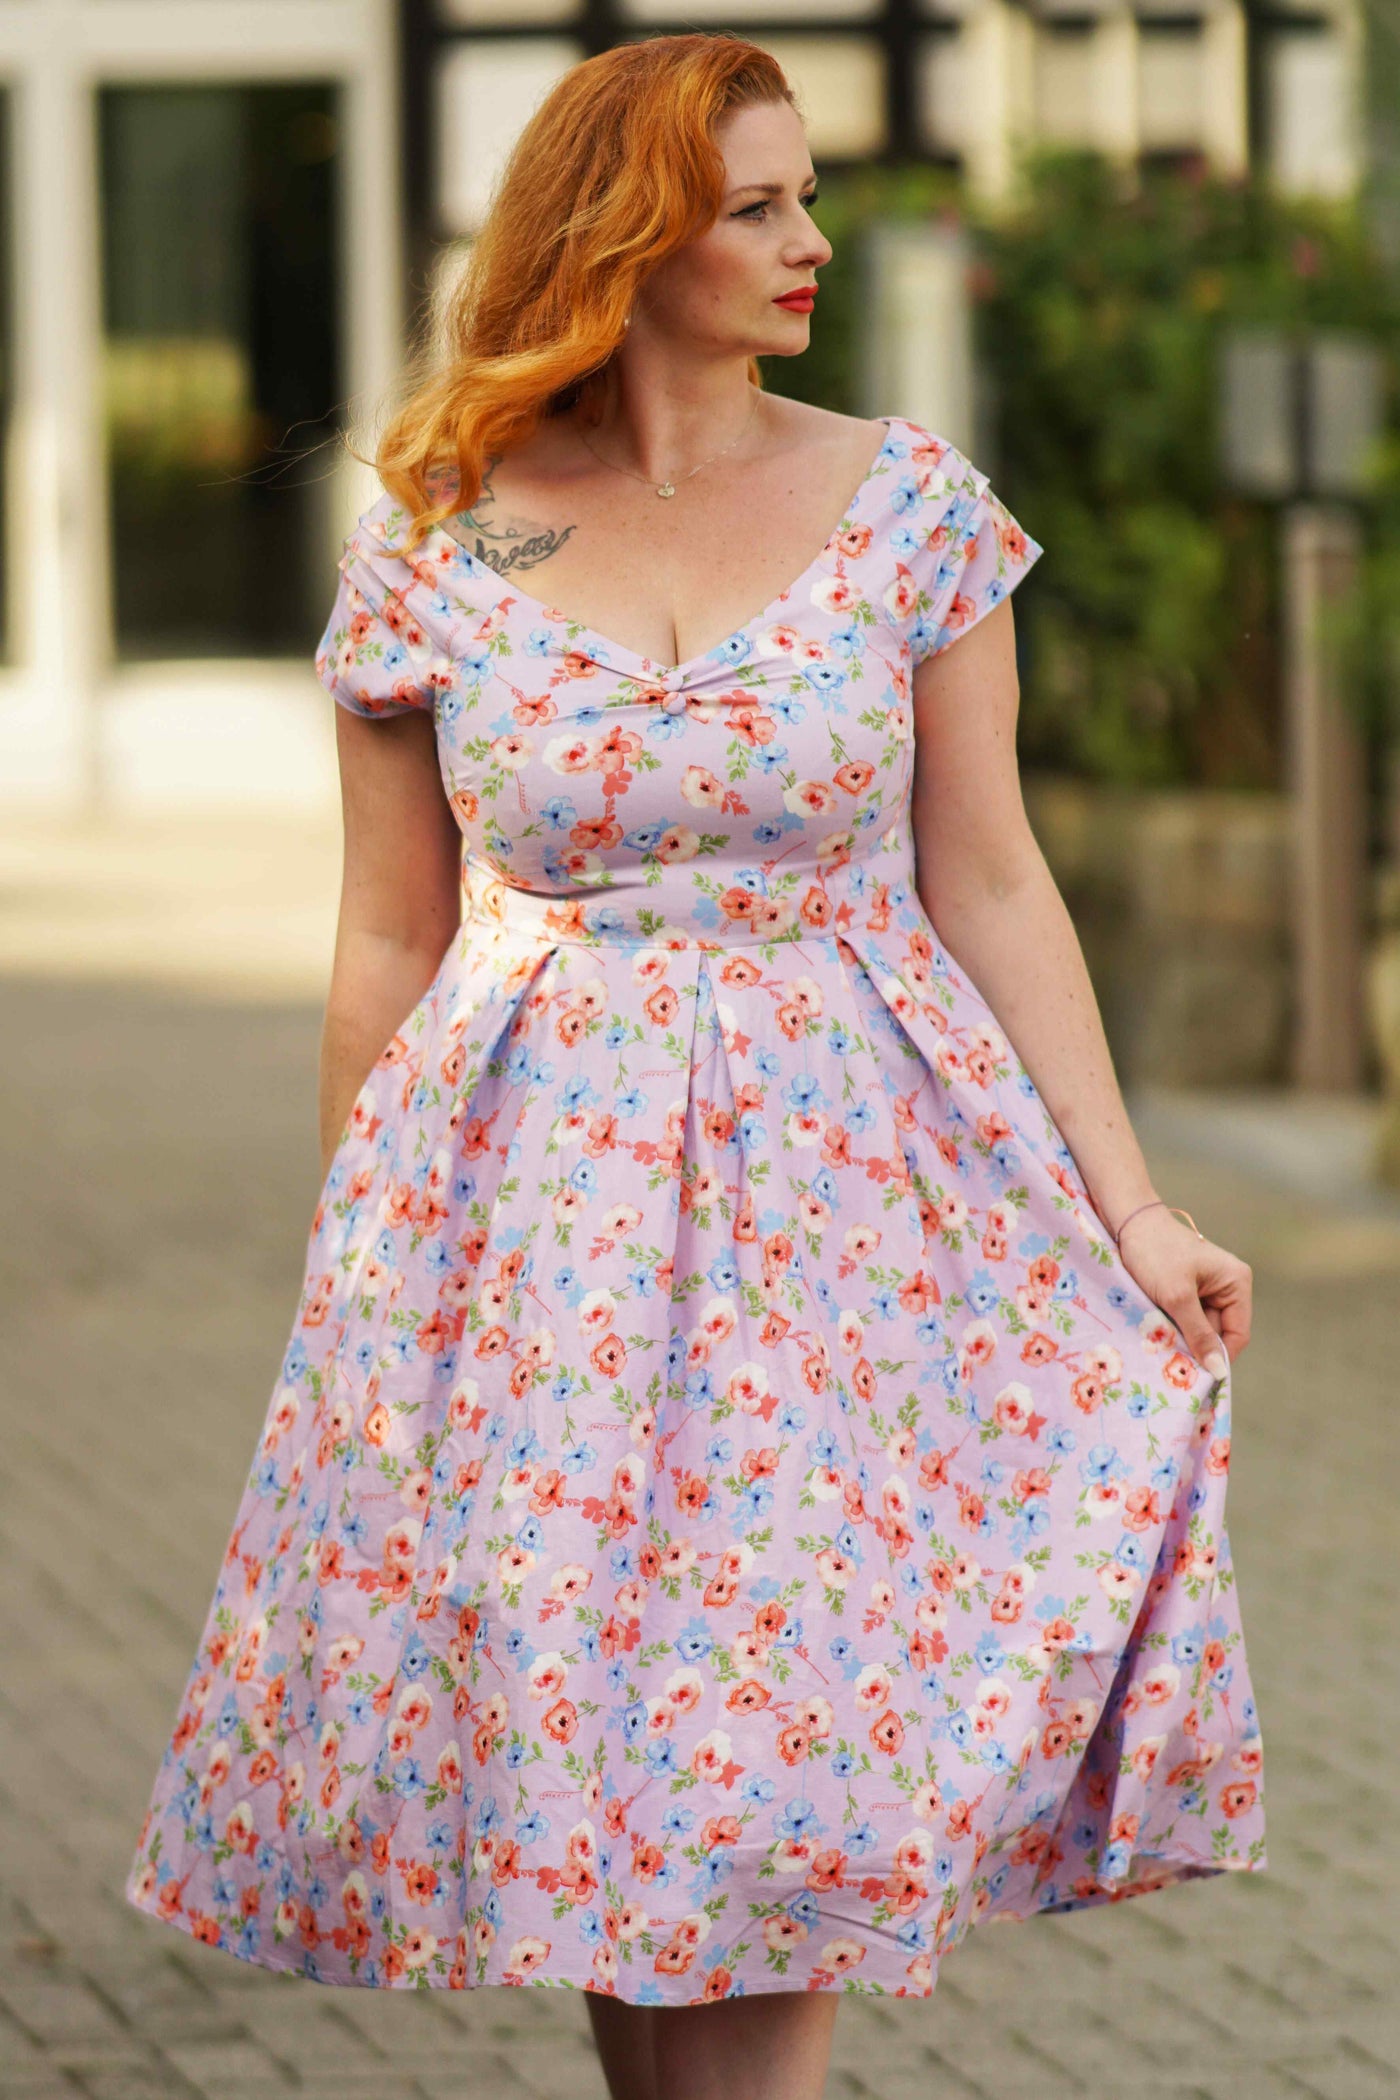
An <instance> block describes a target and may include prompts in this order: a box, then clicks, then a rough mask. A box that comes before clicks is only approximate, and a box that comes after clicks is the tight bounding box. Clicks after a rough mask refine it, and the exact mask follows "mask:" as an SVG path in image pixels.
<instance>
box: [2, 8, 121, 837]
mask: <svg viewBox="0 0 1400 2100" xmlns="http://www.w3.org/2000/svg"><path fill="white" fill-rule="evenodd" d="M37 30H38V34H37V35H36V36H35V39H34V42H33V44H32V46H31V49H30V51H29V53H28V54H27V59H26V63H25V66H24V69H23V71H22V72H21V73H20V74H19V76H18V85H17V88H16V89H15V90H13V92H14V93H15V97H16V109H15V118H16V121H15V125H14V131H13V139H14V180H15V299H14V312H15V374H16V383H15V427H14V437H13V453H12V456H11V458H10V459H9V460H8V461H7V463H6V472H7V477H8V480H9V492H10V495H11V499H12V502H13V500H14V498H15V497H16V495H17V496H18V497H19V501H18V502H17V503H16V504H15V505H14V514H15V515H16V516H18V517H20V518H22V520H23V528H24V529H23V531H22V532H20V533H17V534H15V535H14V537H13V539H12V542H11V551H10V558H11V564H12V567H13V569H14V571H15V580H14V592H15V595H14V597H13V598H12V600H11V603H12V605H13V607H14V611H15V614H16V619H15V622H14V627H15V645H16V655H17V656H18V658H19V660H20V662H21V663H22V664H23V665H24V667H25V670H26V671H27V672H29V673H30V677H31V679H32V684H30V683H29V681H28V680H26V690H25V692H24V693H23V694H22V695H20V694H17V695H16V697H15V700H14V701H13V703H11V704H10V706H9V707H8V708H7V715H6V724H5V731H6V747H7V748H6V761H7V770H9V771H10V774H11V778H10V780H9V782H8V783H7V785H8V786H9V787H10V788H11V789H20V790H21V791H22V792H24V793H25V794H26V795H27V796H28V798H29V799H30V800H31V802H32V803H34V802H45V803H49V804H51V805H53V806H57V807H65V806H66V807H69V808H75V809H81V810H85V811H93V810H95V809H96V807H97V806H98V802H99V799H100V794H101V784H102V783H101V762H100V757H99V747H98V737H97V722H96V709H95V696H96V690H97V685H98V682H99V678H100V676H101V675H102V673H103V672H104V671H105V669H106V662H107V657H108V654H109V650H110V614H109V606H108V596H107V579H108V563H107V559H106V553H107V533H106V517H105V513H106V503H105V491H106V480H105V460H104V452H103V430H102V413H101V386H100V384H99V381H100V377H101V372H100V365H99V361H98V360H99V346H100V343H101V328H102V323H101V314H100V311H99V308H98V285H99V282H100V274H101V273H100V270H99V267H98V256H97V244H98V227H97V210H96V199H97V170H96V166H95V151H94V148H95V111H94V107H93V82H92V80H91V78H90V77H89V75H88V71H87V68H86V66H85V65H84V62H83V57H82V51H81V43H80V39H79V37H78V34H77V21H76V15H75V10H74V7H73V4H72V0H49V4H47V5H46V6H45V7H43V8H41V9H40V11H39V15H38V22H37Z"/></svg>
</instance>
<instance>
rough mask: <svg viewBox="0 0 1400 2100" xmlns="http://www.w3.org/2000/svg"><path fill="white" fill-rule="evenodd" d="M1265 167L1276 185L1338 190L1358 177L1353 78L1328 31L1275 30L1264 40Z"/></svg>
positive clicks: (1339, 43) (1342, 49) (1346, 189)
mask: <svg viewBox="0 0 1400 2100" xmlns="http://www.w3.org/2000/svg"><path fill="white" fill-rule="evenodd" d="M1264 53H1265V70H1264V78H1265V83H1266V95H1267V104H1268V117H1267V136H1268V139H1269V161H1270V171H1271V173H1272V175H1273V177H1274V180H1275V182H1276V183H1277V184H1278V185H1279V187H1280V188H1281V189H1283V190H1287V191H1290V192H1296V193H1298V194H1300V195H1312V196H1319V197H1345V196H1348V195H1349V194H1350V193H1351V191H1352V190H1353V189H1354V188H1355V186H1356V183H1357V181H1358V179H1359V177H1358V168H1357V155H1356V146H1355V140H1356V138H1357V136H1358V132H1357V128H1356V124H1357V117H1356V110H1355V106H1354V104H1355V95H1356V85H1355V81H1354V78H1353V68H1352V65H1351V62H1350V58H1349V56H1348V52H1347V48H1346V45H1345V44H1344V42H1343V40H1342V39H1341V37H1339V36H1337V35H1336V34H1334V33H1333V32H1331V31H1326V30H1312V29H1301V28H1300V29H1296V30H1295V29H1280V30H1274V31H1271V32H1270V33H1269V34H1268V35H1267V36H1266V39H1265V43H1264Z"/></svg>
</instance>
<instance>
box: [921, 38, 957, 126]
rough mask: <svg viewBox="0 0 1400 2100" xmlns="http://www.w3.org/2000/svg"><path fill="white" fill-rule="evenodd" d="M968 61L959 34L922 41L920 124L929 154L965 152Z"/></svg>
mask: <svg viewBox="0 0 1400 2100" xmlns="http://www.w3.org/2000/svg"><path fill="white" fill-rule="evenodd" d="M966 57H967V52H966V47H965V45H964V43H963V37H962V32H961V31H959V30H953V31H952V32H951V33H947V34H944V35H941V36H939V35H929V36H922V37H920V39H919V123H920V129H921V132H922V135H923V143H924V146H925V149H926V150H927V151H928V152H929V153H939V154H944V155H950V156H956V155H958V154H960V153H961V152H962V150H963V135H964V129H965V112H966V107H967V87H966V79H965V74H966Z"/></svg>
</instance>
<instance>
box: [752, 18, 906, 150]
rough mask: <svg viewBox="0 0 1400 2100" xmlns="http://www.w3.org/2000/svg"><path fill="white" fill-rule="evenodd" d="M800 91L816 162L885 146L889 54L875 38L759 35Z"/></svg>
mask: <svg viewBox="0 0 1400 2100" xmlns="http://www.w3.org/2000/svg"><path fill="white" fill-rule="evenodd" d="M752 41H753V42H754V43H756V44H761V45H762V47H763V49H764V50H765V51H770V52H771V53H772V54H773V56H774V58H776V59H777V61H778V64H779V65H780V66H781V67H782V69H783V71H784V72H785V73H786V74H787V77H788V79H789V80H790V81H791V82H792V84H793V87H794V88H795V89H796V90H797V95H798V99H799V101H800V102H801V104H802V109H803V113H804V115H805V116H806V119H807V143H808V146H809V148H810V150H811V154H812V158H813V159H814V160H859V159H862V158H863V157H864V156H865V155H866V154H868V153H881V152H883V151H884V146H885V54H884V52H883V51H882V50H881V48H880V46H879V44H878V43H876V41H875V39H874V38H873V37H864V36H839V37H836V36H788V35H787V34H786V33H785V32H784V31H782V30H779V31H778V33H777V34H776V35H775V36H755V37H754V38H753V40H752Z"/></svg>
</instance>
